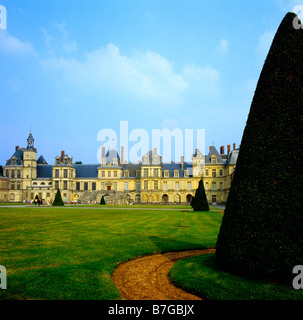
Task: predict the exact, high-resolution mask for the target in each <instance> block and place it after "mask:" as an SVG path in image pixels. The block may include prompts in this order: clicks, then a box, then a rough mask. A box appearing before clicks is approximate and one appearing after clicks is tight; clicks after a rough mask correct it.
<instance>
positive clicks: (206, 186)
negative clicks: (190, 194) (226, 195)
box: [205, 182, 208, 190]
mask: <svg viewBox="0 0 303 320" xmlns="http://www.w3.org/2000/svg"><path fill="white" fill-rule="evenodd" d="M205 190H208V182H206V183H205Z"/></svg>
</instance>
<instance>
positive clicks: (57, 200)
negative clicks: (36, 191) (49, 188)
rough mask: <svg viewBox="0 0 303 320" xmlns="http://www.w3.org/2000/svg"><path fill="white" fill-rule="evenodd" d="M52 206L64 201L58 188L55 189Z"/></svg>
mask: <svg viewBox="0 0 303 320" xmlns="http://www.w3.org/2000/svg"><path fill="white" fill-rule="evenodd" d="M53 206H64V202H63V200H62V197H61V192H60V189H59V188H58V190H57V193H56V196H55V200H54V202H53Z"/></svg>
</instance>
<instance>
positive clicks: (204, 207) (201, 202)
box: [191, 179, 209, 211]
mask: <svg viewBox="0 0 303 320" xmlns="http://www.w3.org/2000/svg"><path fill="white" fill-rule="evenodd" d="M191 206H192V208H193V209H194V211H209V205H208V201H207V198H206V194H205V190H204V184H203V180H202V179H201V180H200V181H199V186H198V189H197V190H196V194H195V196H194V197H192V200H191Z"/></svg>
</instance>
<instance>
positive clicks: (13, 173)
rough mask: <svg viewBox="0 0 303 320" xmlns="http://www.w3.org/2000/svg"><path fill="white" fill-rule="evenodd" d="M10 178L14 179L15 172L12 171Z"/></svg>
mask: <svg viewBox="0 0 303 320" xmlns="http://www.w3.org/2000/svg"><path fill="white" fill-rule="evenodd" d="M12 178H13V179H14V178H15V170H12Z"/></svg>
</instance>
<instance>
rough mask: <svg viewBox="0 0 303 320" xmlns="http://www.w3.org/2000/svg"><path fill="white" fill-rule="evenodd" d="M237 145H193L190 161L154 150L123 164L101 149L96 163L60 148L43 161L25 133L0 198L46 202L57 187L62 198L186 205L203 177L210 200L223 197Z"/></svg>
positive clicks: (2, 180) (221, 200) (1, 180)
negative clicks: (79, 160) (168, 158)
mask: <svg viewBox="0 0 303 320" xmlns="http://www.w3.org/2000/svg"><path fill="white" fill-rule="evenodd" d="M238 153H239V149H236V148H235V144H234V145H233V149H232V150H231V149H230V145H228V146H227V153H226V154H225V153H224V147H221V148H220V153H219V152H218V151H217V149H216V148H215V146H211V147H209V152H208V154H207V155H202V154H201V152H200V151H199V150H195V153H194V154H193V155H192V162H190V163H189V162H184V157H181V159H180V162H171V163H163V162H162V157H161V156H160V155H158V154H157V150H156V149H154V150H152V151H149V152H148V153H147V154H146V155H144V156H143V157H142V161H141V162H139V163H136V164H134V163H123V160H120V156H119V154H118V152H117V151H116V150H108V151H107V152H106V150H105V149H104V148H103V149H102V158H101V161H100V164H93V165H86V164H74V163H73V158H72V157H69V156H68V155H66V154H65V152H64V151H61V155H60V156H57V157H56V158H55V163H54V164H53V165H49V164H48V163H47V162H46V160H45V159H44V157H43V156H42V155H41V156H40V157H39V158H38V159H37V149H36V148H35V147H34V139H33V136H32V134H31V133H30V135H29V137H28V139H27V148H19V147H18V146H17V147H16V148H15V153H14V154H13V155H12V157H11V158H10V159H9V160H7V162H6V165H5V166H4V167H3V175H4V177H1V178H0V201H1V202H25V203H28V202H30V201H34V199H35V198H36V196H38V197H39V199H42V200H44V203H51V202H52V201H53V199H54V198H55V194H56V190H57V189H58V188H60V191H61V195H62V198H63V200H64V202H66V203H71V201H73V203H75V202H76V203H78V204H79V203H81V204H87V203H99V202H100V199H101V197H102V195H104V196H105V200H106V202H107V203H113V204H125V203H127V204H130V203H132V204H139V203H143V204H146V203H151V204H156V203H157V204H158V203H161V204H189V203H190V201H191V197H192V196H193V195H194V194H195V191H196V188H197V187H198V182H199V180H200V179H201V178H203V181H204V186H205V190H206V196H207V199H208V201H209V202H210V203H224V202H226V200H227V196H228V192H229V189H230V184H231V179H232V174H233V171H234V168H235V166H236V161H237V156H238ZM121 159H123V147H122V148H121Z"/></svg>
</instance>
